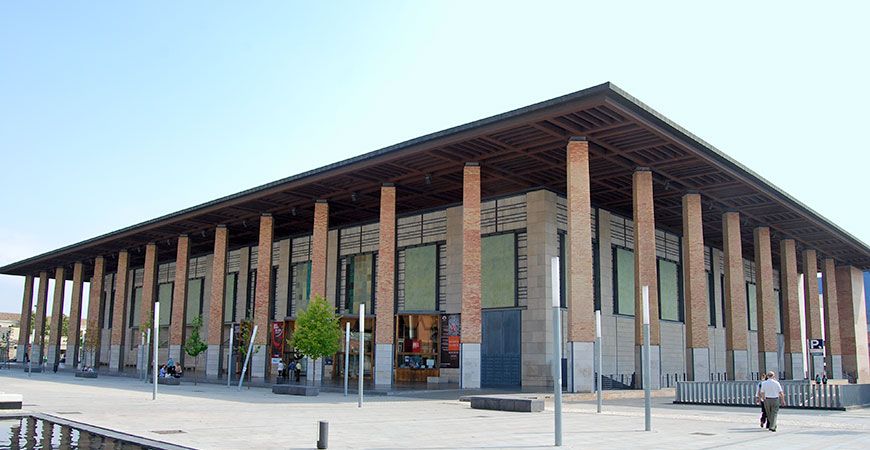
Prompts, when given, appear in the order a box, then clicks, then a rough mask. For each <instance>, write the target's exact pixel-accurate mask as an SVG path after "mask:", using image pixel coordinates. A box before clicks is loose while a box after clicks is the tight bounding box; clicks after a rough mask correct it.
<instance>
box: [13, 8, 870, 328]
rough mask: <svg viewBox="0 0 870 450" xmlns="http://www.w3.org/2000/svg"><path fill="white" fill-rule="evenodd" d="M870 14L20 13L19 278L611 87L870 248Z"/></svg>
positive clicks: (16, 43)
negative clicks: (25, 262)
mask: <svg viewBox="0 0 870 450" xmlns="http://www.w3.org/2000/svg"><path fill="white" fill-rule="evenodd" d="M835 3H836V4H835ZM864 5H865V3H859V2H854V3H846V2H843V3H840V2H827V3H818V2H812V3H811V2H727V3H722V4H721V5H711V4H710V2H680V3H670V2H633V3H617V2H612V1H598V2H579V1H573V2H565V3H561V2H548V1H535V2H527V3H514V2H507V1H497V2H483V1H474V2H468V1H465V2H423V1H417V2H411V1H405V2H386V1H375V2H351V1H343V2H304V3H303V2H287V1H281V2H277V1H276V2H266V1H260V2H216V1H207V2H206V1H185V2H158V1H154V2H138V3H136V4H133V2H97V1H92V2H51V3H50V4H49V2H3V3H0V161H2V165H0V168H2V169H0V170H2V176H0V192H2V202H0V218H2V221H0V264H6V263H10V262H13V261H17V260H20V259H23V258H25V257H29V256H33V255H35V254H38V253H41V252H44V251H48V250H52V249H55V248H57V247H60V246H63V245H67V244H70V243H74V242H78V241H80V240H83V239H86V238H90V237H93V236H95V235H98V234H101V233H104V232H108V231H111V230H115V229H118V228H120V227H123V226H127V225H130V224H133V223H136V222H139V221H142V220H145V219H149V218H152V217H155V216H158V215H161V214H165V213H169V212H172V211H175V210H178V209H181V208H185V207H188V206H191V205H194V204H197V203H200V202H203V201H207V200H210V199H214V198H216V197H219V196H223V195H227V194H231V193H234V192H237V191H239V190H242V189H246V188H249V187H252V186H256V185H259V184H262V183H266V182H269V181H273V180H275V179H278V178H282V177H285V176H288V175H292V174H295V173H298V172H301V171H304V170H307V169H311V168H314V167H319V166H322V165H325V164H328V163H331V162H334V161H337V160H340V159H344V158H347V157H350V156H353V155H357V154H360V153H362V152H367V151H370V150H374V149H377V148H380V147H384V146H387V145H390V144H393V143H396V142H399V141H402V140H405V139H409V138H413V137H416V136H419V135H422V134H424V133H429V132H432V131H437V130H440V129H443V128H446V127H450V126H454V125H459V124H462V123H465V122H468V121H471V120H475V119H479V118H482V117H485V116H489V115H492V114H497V113H500V112H504V111H507V110H509V109H512V108H517V107H521V106H525V105H528V104H530V103H533V102H537V101H541V100H545V99H548V98H551V97H555V96H558V95H561V94H565V93H568V92H573V91H576V90H579V89H582V88H585V87H588V86H591V85H594V84H598V83H601V82H604V81H612V82H614V83H616V84H617V85H618V86H620V87H622V88H623V89H626V90H627V91H628V92H629V93H631V94H633V95H635V96H636V97H638V98H640V99H641V100H642V101H644V102H646V103H647V104H649V105H651V106H652V107H653V108H656V109H658V110H659V111H660V112H662V113H663V114H665V115H666V116H668V117H670V118H671V119H673V120H675V121H676V122H677V123H679V124H681V125H683V126H684V127H686V128H688V129H689V130H691V131H692V132H694V133H695V134H697V135H699V136H701V137H702V138H704V139H705V140H707V141H709V142H711V143H712V144H713V145H716V146H717V147H718V148H720V149H722V150H723V151H725V152H727V153H728V154H730V155H731V156H733V157H734V158H736V159H737V160H739V161H741V162H743V163H744V164H746V165H747V166H749V167H750V168H751V169H753V170H755V171H757V172H758V173H760V174H761V175H762V176H764V177H766V178H767V179H769V180H771V181H772V182H773V183H775V184H777V185H778V186H780V187H782V188H784V189H785V190H787V191H788V192H790V193H792V194H793V195H794V196H796V197H797V198H798V199H799V200H801V201H803V202H804V203H806V204H807V205H809V206H810V207H812V208H814V209H816V210H817V211H819V212H820V213H822V214H823V215H825V216H826V217H828V218H830V219H831V220H833V221H835V222H836V223H838V224H840V225H841V226H843V227H844V228H845V229H846V230H848V231H850V232H851V233H853V234H855V235H856V236H858V237H859V238H861V239H862V240H864V241H865V242H866V241H870V223H868V220H867V218H868V212H867V206H866V205H867V193H866V191H867V189H866V188H865V186H866V182H865V180H866V178H864V177H866V173H867V165H868V164H867V163H868V159H870V157H868V156H867V155H868V150H870V149H868V148H867V147H868V146H867V140H866V133H865V131H866V129H867V123H866V121H867V117H868V113H867V109H866V108H867V105H870V88H868V85H867V83H868V80H870V69H868V58H867V44H868V42H870V32H868V29H870V28H868V27H867V23H866V19H867V17H870V11H868V9H867V7H866V6H864ZM22 286H23V279H22V278H19V277H5V276H4V277H0V311H13V312H15V311H20V302H21V292H22Z"/></svg>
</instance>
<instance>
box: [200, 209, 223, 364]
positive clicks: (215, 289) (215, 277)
mask: <svg viewBox="0 0 870 450" xmlns="http://www.w3.org/2000/svg"><path fill="white" fill-rule="evenodd" d="M228 243H229V234H228V232H227V227H226V225H218V226H217V228H216V229H215V231H214V258H213V259H212V265H211V300H210V301H209V312H208V325H207V326H208V336H207V337H206V343H207V344H208V349H206V353H205V375H206V376H207V377H209V378H218V377H219V376H220V370H221V361H222V360H223V358H221V344H222V343H223V335H222V334H223V333H222V332H223V323H224V322H223V321H224V300H225V299H224V295H225V294H226V282H227V244H228Z"/></svg>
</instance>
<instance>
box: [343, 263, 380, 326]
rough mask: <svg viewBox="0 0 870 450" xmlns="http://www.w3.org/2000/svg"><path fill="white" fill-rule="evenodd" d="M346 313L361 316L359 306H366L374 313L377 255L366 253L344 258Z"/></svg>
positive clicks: (369, 311) (368, 311)
mask: <svg viewBox="0 0 870 450" xmlns="http://www.w3.org/2000/svg"><path fill="white" fill-rule="evenodd" d="M344 272H345V277H344V279H345V284H344V312H345V314H359V308H360V307H359V305H361V304H365V305H366V310H367V313H372V312H373V310H372V304H373V300H374V294H375V255H374V254H373V253H364V254H361V255H353V256H348V257H345V258H344Z"/></svg>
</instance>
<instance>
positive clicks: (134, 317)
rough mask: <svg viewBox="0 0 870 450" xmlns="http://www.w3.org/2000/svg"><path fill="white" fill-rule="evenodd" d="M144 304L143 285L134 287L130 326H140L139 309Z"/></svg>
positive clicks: (131, 300)
mask: <svg viewBox="0 0 870 450" xmlns="http://www.w3.org/2000/svg"><path fill="white" fill-rule="evenodd" d="M141 306H142V287H141V286H140V287H135V288H133V298H131V299H130V327H138V326H139V324H140V323H142V322H140V321H139V317H140V316H141V314H140V313H139V310H140V309H141Z"/></svg>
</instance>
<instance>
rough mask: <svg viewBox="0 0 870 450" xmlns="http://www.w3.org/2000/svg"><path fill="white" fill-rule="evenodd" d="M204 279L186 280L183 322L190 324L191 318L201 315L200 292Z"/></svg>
mask: <svg viewBox="0 0 870 450" xmlns="http://www.w3.org/2000/svg"><path fill="white" fill-rule="evenodd" d="M204 282H205V279H203V278H194V279H192V280H187V311H186V312H185V316H186V320H185V323H186V324H188V325H190V324H192V323H193V320H194V319H196V318H197V317H199V316H201V315H202V294H203V292H202V291H203V289H202V287H203V283H204Z"/></svg>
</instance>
